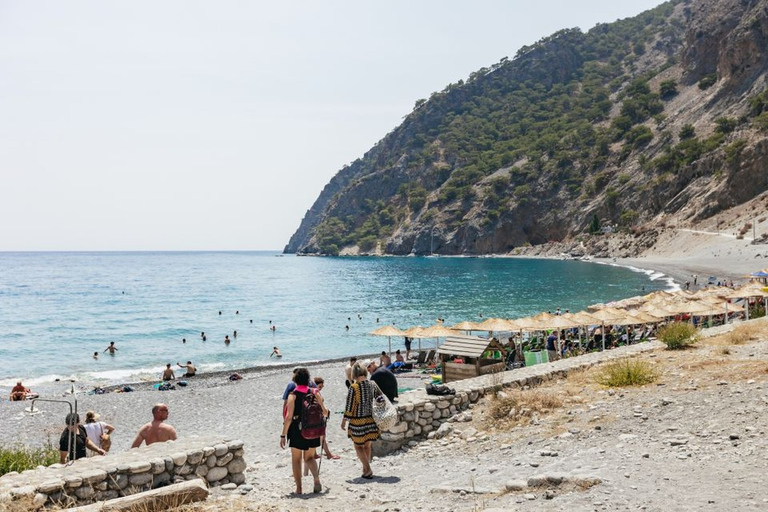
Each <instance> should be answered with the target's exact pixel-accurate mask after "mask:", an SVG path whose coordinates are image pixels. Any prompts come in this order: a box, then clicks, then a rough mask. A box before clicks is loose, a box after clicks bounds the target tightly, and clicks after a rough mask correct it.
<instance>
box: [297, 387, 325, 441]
mask: <svg viewBox="0 0 768 512" xmlns="http://www.w3.org/2000/svg"><path fill="white" fill-rule="evenodd" d="M299 429H300V430H301V437H303V438H304V439H317V438H319V437H323V436H324V435H325V416H324V415H323V408H322V407H321V406H320V402H318V401H317V397H316V396H315V391H314V390H311V389H310V390H308V391H307V393H306V394H305V395H304V399H303V400H302V403H301V417H300V418H299Z"/></svg>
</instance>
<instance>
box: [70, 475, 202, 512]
mask: <svg viewBox="0 0 768 512" xmlns="http://www.w3.org/2000/svg"><path fill="white" fill-rule="evenodd" d="M208 494H210V493H209V491H208V488H207V487H206V485H205V482H204V481H203V480H201V479H199V478H197V479H195V480H188V481H186V482H181V483H178V484H172V485H167V486H165V487H160V488H159V489H153V490H151V491H147V492H140V493H137V494H132V495H130V496H125V497H122V498H116V499H114V500H109V501H101V502H99V503H94V504H92V505H84V506H82V507H76V508H70V509H67V510H68V511H70V512H130V511H133V510H141V511H142V512H159V511H161V510H168V509H175V508H176V507H179V506H181V505H184V504H187V503H193V502H196V501H205V499H206V498H208Z"/></svg>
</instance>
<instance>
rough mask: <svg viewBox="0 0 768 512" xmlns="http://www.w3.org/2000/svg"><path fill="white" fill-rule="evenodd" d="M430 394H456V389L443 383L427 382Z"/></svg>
mask: <svg viewBox="0 0 768 512" xmlns="http://www.w3.org/2000/svg"><path fill="white" fill-rule="evenodd" d="M427 394H428V395H438V396H440V395H455V394H456V390H455V389H451V388H449V387H448V386H444V385H442V384H427Z"/></svg>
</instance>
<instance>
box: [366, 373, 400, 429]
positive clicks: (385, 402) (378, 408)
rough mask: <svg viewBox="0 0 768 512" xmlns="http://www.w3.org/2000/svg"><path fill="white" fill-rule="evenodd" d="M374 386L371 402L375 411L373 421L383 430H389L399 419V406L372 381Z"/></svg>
mask: <svg viewBox="0 0 768 512" xmlns="http://www.w3.org/2000/svg"><path fill="white" fill-rule="evenodd" d="M370 383H371V387H372V388H373V393H372V395H373V401H372V403H371V410H372V411H373V421H375V422H376V425H377V426H378V427H379V428H380V429H381V430H389V429H391V428H392V427H394V426H395V425H396V424H397V420H398V419H399V417H398V414H397V407H395V406H394V405H393V404H392V402H390V401H389V398H387V395H385V394H384V393H383V392H382V391H381V389H380V388H379V386H378V385H377V384H376V383H375V382H373V381H370Z"/></svg>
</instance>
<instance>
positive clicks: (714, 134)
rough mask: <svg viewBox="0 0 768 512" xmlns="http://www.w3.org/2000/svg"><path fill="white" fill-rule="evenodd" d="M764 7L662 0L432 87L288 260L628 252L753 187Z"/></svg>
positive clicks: (762, 147) (312, 223)
mask: <svg viewBox="0 0 768 512" xmlns="http://www.w3.org/2000/svg"><path fill="white" fill-rule="evenodd" d="M766 34H768V0H762V1H746V0H725V1H720V2H716V1H713V0H696V1H684V0H673V1H670V2H667V3H665V4H662V5H660V6H658V7H657V8H655V9H652V10H649V11H646V12H645V13H642V14H640V15H638V16H636V17H634V18H628V19H625V20H619V21H617V22H614V23H611V24H600V25H597V26H596V27H594V28H593V29H591V30H590V31H589V32H586V33H583V32H581V31H580V30H579V29H565V30H561V31H559V32H557V33H555V34H553V35H552V36H549V37H547V38H544V39H542V40H541V41H539V42H537V43H536V44H534V45H531V46H528V47H523V48H521V49H520V51H518V53H517V55H516V56H515V58H514V59H512V60H509V59H506V58H505V59H502V60H501V61H500V62H498V63H497V64H494V65H493V66H491V67H490V68H482V69H480V70H478V71H477V72H475V73H472V74H471V75H470V77H469V79H468V80H467V81H466V82H464V81H461V80H460V81H459V82H458V83H456V84H450V85H448V86H447V87H446V88H445V89H444V90H443V91H441V92H439V93H433V94H432V96H431V97H430V98H429V99H428V100H419V101H417V102H416V104H415V107H414V110H413V112H411V113H410V114H409V115H408V116H406V118H405V119H404V121H403V123H401V125H400V126H398V127H396V128H395V129H394V130H393V131H392V132H390V133H389V134H387V135H386V136H385V137H384V138H383V139H382V140H381V141H380V142H379V143H377V144H376V145H375V146H374V147H373V148H371V149H370V150H369V151H368V152H366V154H365V155H364V156H363V157H362V158H360V159H358V160H356V161H355V162H353V163H352V164H350V165H349V166H345V167H344V168H343V169H342V170H341V171H340V172H339V173H338V174H337V175H336V176H334V177H333V178H332V179H331V180H330V182H329V183H328V184H327V185H326V186H325V187H324V189H323V191H322V192H321V194H320V196H319V197H318V199H317V200H316V202H315V204H314V205H313V206H312V208H310V210H309V211H308V212H307V214H306V215H305V217H304V219H303V220H302V223H301V225H300V226H299V228H298V230H297V231H296V232H295V233H294V235H293V236H292V237H291V239H290V241H289V243H288V244H287V245H286V247H285V252H287V253H299V254H330V255H335V254H366V253H367V254H394V255H407V254H416V255H419V254H429V253H431V252H435V253H439V254H491V253H509V252H512V251H516V250H520V249H522V248H525V247H527V246H530V245H534V246H535V245H540V244H543V243H546V242H549V241H566V240H568V239H572V238H574V237H582V236H586V235H585V233H588V232H590V231H592V232H598V231H602V229H603V228H604V227H605V226H608V225H610V226H611V227H612V229H613V230H620V231H622V232H624V233H626V234H627V235H628V236H640V237H643V238H644V241H643V244H644V245H647V244H648V243H652V240H651V241H650V242H649V241H648V237H649V235H648V233H652V232H653V231H654V227H655V226H656V225H658V224H660V223H661V224H663V223H665V222H675V221H677V220H686V221H689V222H693V221H697V220H703V219H706V218H710V217H712V216H713V215H716V214H717V213H718V212H721V211H723V210H725V209H727V208H730V207H732V206H735V205H738V204H742V203H745V202H748V201H751V200H753V199H754V198H755V197H757V196H758V195H759V194H761V193H762V192H763V191H765V190H768V180H767V179H766V176H765V173H763V172H762V165H763V163H764V162H765V158H766V151H768V144H766V138H765V131H766V128H768V113H766V112H764V111H765V110H768V109H766V106H768V93H765V83H766V69H768V54H767V53H766V51H765V49H766Z"/></svg>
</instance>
